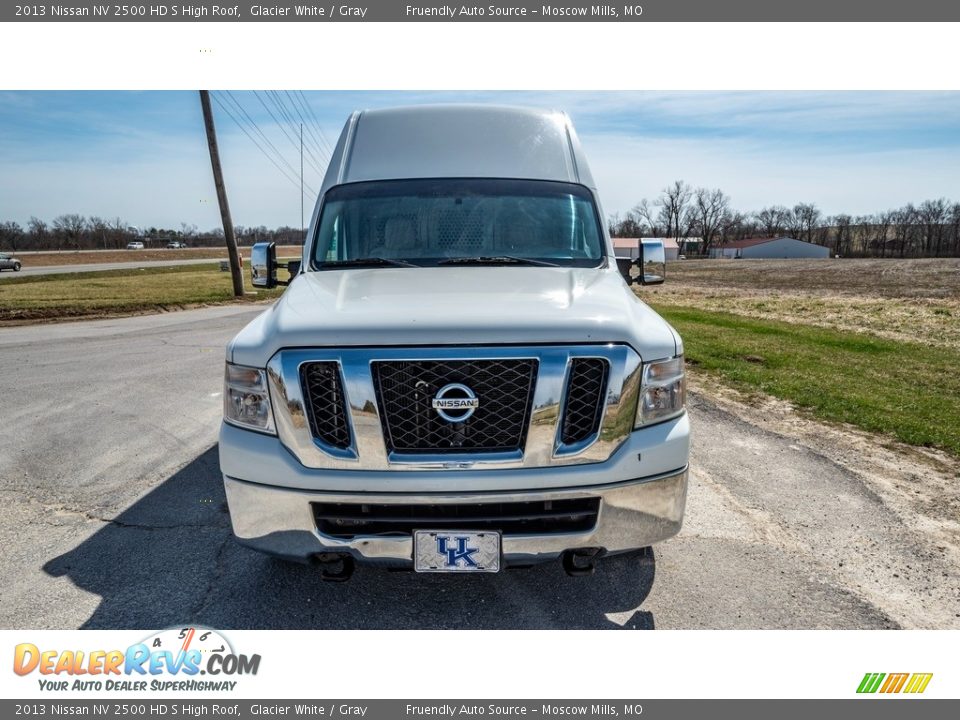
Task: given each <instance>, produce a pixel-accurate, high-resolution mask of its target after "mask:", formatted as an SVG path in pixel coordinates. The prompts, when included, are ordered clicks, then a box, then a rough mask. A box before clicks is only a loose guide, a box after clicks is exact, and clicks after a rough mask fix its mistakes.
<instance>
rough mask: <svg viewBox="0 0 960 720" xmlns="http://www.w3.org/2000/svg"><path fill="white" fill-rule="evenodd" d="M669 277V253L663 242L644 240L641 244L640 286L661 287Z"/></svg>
mask: <svg viewBox="0 0 960 720" xmlns="http://www.w3.org/2000/svg"><path fill="white" fill-rule="evenodd" d="M666 277H667V253H666V251H665V250H664V248H663V240H644V241H643V242H642V243H641V244H640V278H639V279H640V284H641V285H659V284H661V283H662V282H663V281H664V280H665V279H666Z"/></svg>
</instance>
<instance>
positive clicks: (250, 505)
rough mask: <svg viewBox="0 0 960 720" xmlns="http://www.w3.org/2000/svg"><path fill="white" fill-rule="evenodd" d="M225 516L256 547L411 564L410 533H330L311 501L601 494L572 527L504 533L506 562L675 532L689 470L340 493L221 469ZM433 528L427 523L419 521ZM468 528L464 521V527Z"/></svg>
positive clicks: (624, 544)
mask: <svg viewBox="0 0 960 720" xmlns="http://www.w3.org/2000/svg"><path fill="white" fill-rule="evenodd" d="M224 486H225V488H226V494H227V502H228V503H229V506H230V518H231V521H232V523H233V531H234V534H235V535H236V537H237V539H238V540H239V541H240V542H242V543H244V544H246V545H249V546H251V547H253V548H255V549H257V550H261V551H263V552H267V553H270V554H273V555H279V556H282V557H286V558H289V559H293V560H300V561H309V560H310V558H311V557H313V556H315V555H318V554H322V553H338V554H348V555H350V556H352V557H353V558H354V559H356V560H361V561H366V562H373V563H379V564H383V565H392V566H398V567H410V566H412V564H413V560H412V557H413V541H412V539H411V537H410V536H358V537H353V538H335V537H330V536H328V535H324V534H322V533H321V532H319V531H318V530H317V526H316V522H315V519H314V513H313V509H312V504H313V503H318V502H334V503H349V502H357V503H363V502H366V503H397V504H446V503H485V502H490V503H500V502H523V501H543V500H560V499H570V498H596V497H599V498H600V509H599V513H598V515H597V521H596V524H595V525H594V526H593V527H592V528H590V529H589V530H586V531H583V532H575V533H556V534H543V535H508V534H505V535H503V538H502V550H503V562H504V564H505V565H526V564H531V563H534V562H540V561H545V560H551V559H555V558H557V557H559V556H560V555H561V554H562V553H563V552H564V551H566V550H575V549H578V548H588V547H589V548H603V549H605V550H606V551H607V552H608V553H615V552H622V551H626V550H632V549H637V548H642V547H646V546H648V545H651V544H653V543H656V542H659V541H661V540H665V539H667V538H669V537H672V536H673V535H676V534H677V532H679V530H680V526H681V524H682V522H683V510H684V505H685V504H686V496H687V470H686V468H683V469H681V470H677V471H674V472H670V473H665V474H661V475H656V476H652V477H645V478H640V479H636V480H628V481H623V482H617V483H611V484H606V485H587V486H581V487H572V488H546V489H545V488H539V489H533V490H509V491H495V492H459V493H433V492H427V493H419V494H418V493H362V494H360V493H344V492H328V491H312V490H303V489H291V488H284V487H277V486H274V485H265V484H260V483H253V482H245V481H243V480H237V479H235V478H232V477H229V476H227V475H224ZM424 529H430V528H424ZM465 529H469V528H465Z"/></svg>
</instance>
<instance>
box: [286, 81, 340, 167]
mask: <svg viewBox="0 0 960 720" xmlns="http://www.w3.org/2000/svg"><path fill="white" fill-rule="evenodd" d="M284 93H286V95H287V97H288V98H290V105H291V106H292V107H293V109H294V110H295V111H296V113H297V116H298V117H299V118H300V122H301V124H304V123H305V124H306V127H307V133H308V134H309V135H310V137H311V139H312V140H313V142H314V146H315V147H316V148H317V149H318V150H319V151H320V152H322V153H324V154H326V155H327V157H329V153H327V151H326V150H324V149H323V148H322V146H321V142H320V139H319V138H318V137H317V135H316V133H315V132H314V130H313V127H312V126H311V125H310V121H309V120H307V119H306V117H304V113H302V112H300V106H299V104H298V101H297V96H296V95H293V94H291V93H290V91H289V90H284ZM304 112H307V111H306V109H304ZM307 115H308V116H309V112H307ZM328 164H329V161H328Z"/></svg>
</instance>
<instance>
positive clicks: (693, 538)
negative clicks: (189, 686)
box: [0, 307, 960, 629]
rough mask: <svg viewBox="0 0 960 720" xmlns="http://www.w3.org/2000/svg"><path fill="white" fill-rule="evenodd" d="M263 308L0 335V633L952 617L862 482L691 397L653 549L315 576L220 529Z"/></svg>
mask: <svg viewBox="0 0 960 720" xmlns="http://www.w3.org/2000/svg"><path fill="white" fill-rule="evenodd" d="M254 314H255V311H251V310H250V308H249V307H217V308H210V309H203V310H198V311H188V312H181V313H172V314H165V315H160V316H143V317H135V318H125V319H116V320H104V321H92V322H86V323H71V324H63V325H42V326H33V327H23V328H7V329H2V330H0V367H2V369H3V370H2V374H0V403H2V418H3V425H2V427H3V430H2V444H0V499H2V501H3V505H4V512H3V513H2V514H0V547H3V552H2V553H0V577H2V578H3V591H2V595H3V602H2V603H0V627H4V628H25V627H28V628H145V627H146V628H149V627H155V628H161V627H168V626H172V625H177V624H181V623H200V624H204V625H208V626H213V627H217V628H223V629H233V628H625V629H634V628H638V629H639V628H887V627H900V626H917V625H922V624H923V622H922V619H923V618H925V617H929V618H930V619H931V622H930V623H929V624H931V625H932V626H938V627H943V626H947V624H948V623H949V621H948V620H946V619H944V618H949V617H952V616H953V615H952V614H953V611H954V606H953V605H951V604H949V603H948V602H947V601H946V600H945V599H944V597H943V596H942V594H938V593H937V592H933V593H932V594H929V597H928V598H927V600H926V602H927V603H928V605H926V606H924V605H922V604H921V605H920V606H918V605H916V604H915V600H916V598H914V599H913V600H911V601H910V602H913V603H914V604H910V603H909V602H907V601H901V600H898V598H900V597H901V596H903V595H909V596H911V597H912V598H913V597H914V596H916V595H918V594H920V595H922V593H920V591H919V590H916V589H915V586H914V585H911V584H910V582H912V581H908V580H907V579H905V578H903V577H896V576H895V573H894V572H893V571H894V570H896V569H897V568H898V567H899V564H898V563H901V564H902V563H907V564H908V565H909V564H911V563H912V567H913V568H914V574H915V575H920V574H922V572H924V571H927V572H929V573H931V574H932V573H937V572H943V573H944V574H946V571H942V568H940V567H939V566H937V565H936V561H935V559H930V558H928V557H927V556H926V555H925V554H924V551H923V549H922V548H921V547H920V545H918V544H917V542H916V540H915V538H916V533H915V532H914V529H912V528H907V527H904V525H903V524H902V522H901V521H900V520H899V519H898V517H897V516H896V515H895V514H894V513H892V512H890V511H888V510H887V508H886V507H885V506H884V505H883V503H882V502H881V501H880V500H879V499H878V497H877V496H876V495H875V494H874V493H872V492H871V490H870V489H869V488H868V487H866V486H865V485H864V484H863V483H862V481H861V480H860V479H858V478H857V477H856V476H855V475H853V474H851V473H850V472H848V471H846V470H843V469H842V468H840V467H838V466H836V465H834V464H833V463H831V462H830V461H828V460H826V459H825V458H824V457H822V456H820V455H818V454H817V453H816V452H814V451H812V450H810V449H807V448H804V447H802V446H800V445H797V444H795V442H794V441H792V440H790V439H787V438H784V437H781V436H778V435H773V434H770V433H766V432H764V431H761V430H759V429H757V428H756V427H754V426H752V425H750V424H748V423H745V422H743V421H741V420H738V419H736V418H735V417H733V416H731V415H729V414H728V413H726V412H724V411H722V410H720V409H718V407H716V406H715V405H713V404H711V403H709V402H707V401H706V400H705V399H703V398H702V397H694V398H693V400H692V404H691V418H692V422H693V428H694V433H695V436H694V438H695V440H694V443H695V444H694V452H693V458H692V463H693V467H694V468H695V472H694V474H693V477H692V480H691V488H690V497H689V503H688V515H687V520H686V524H685V526H684V530H683V531H682V532H681V534H680V535H679V536H678V537H677V538H674V539H673V540H670V541H668V542H666V543H663V544H661V545H659V546H657V547H655V548H654V549H653V551H652V552H650V553H645V554H633V555H627V556H622V557H617V558H609V559H607V560H606V561H604V563H603V564H602V566H601V567H600V569H599V570H598V571H597V573H596V574H595V575H593V576H592V577H580V578H570V577H567V576H566V575H564V574H563V572H562V570H561V569H560V567H559V566H558V565H555V564H550V565H546V566H541V567H538V568H533V569H528V570H511V571H507V572H504V573H501V574H499V575H495V576H489V575H486V576H482V577H480V576H468V577H463V576H458V577H450V576H436V575H415V574H413V573H398V572H388V571H385V570H381V569H371V568H360V569H358V571H357V573H356V574H355V575H354V577H353V579H352V580H351V581H350V582H349V583H346V584H330V583H324V582H322V581H321V580H320V579H319V577H318V575H317V573H316V572H315V571H313V570H311V568H309V567H306V566H300V565H295V564H288V563H285V562H282V561H278V560H274V559H271V558H269V557H266V556H263V555H260V554H258V553H255V552H253V551H251V550H248V549H246V548H244V547H242V546H240V545H238V544H236V543H235V542H234V541H233V540H232V537H231V534H230V530H229V519H228V516H227V514H226V508H225V501H224V495H223V489H222V484H221V480H220V476H219V473H218V467H217V451H216V436H217V428H218V422H219V417H220V412H221V396H220V392H221V379H222V372H223V364H222V363H223V347H224V344H225V343H226V342H227V340H228V339H229V338H230V337H231V336H232V335H233V334H234V333H235V332H236V331H237V330H238V329H239V328H240V327H241V326H242V325H243V324H244V323H245V322H247V321H248V320H249V319H250V318H252V317H253V315H254ZM872 547H882V548H883V556H884V558H885V562H883V563H875V562H874V561H872V560H870V558H869V555H870V552H871V548H872ZM857 558H863V560H862V561H861V560H858V559H857ZM858 563H859V564H858ZM891 563H892V564H891ZM873 565H877V569H876V572H874V573H872V574H871V572H870V567H872V566H873ZM884 566H885V567H884ZM891 568H892V569H891ZM955 580H956V578H955V577H947V578H946V579H943V580H942V581H941V583H943V584H953V586H957V585H960V583H956V582H955ZM934 584H935V585H936V583H934ZM934 590H936V588H934ZM922 600H923V598H921V601H922ZM917 618H921V621H920V622H918V621H917Z"/></svg>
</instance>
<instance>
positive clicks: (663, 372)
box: [634, 355, 687, 428]
mask: <svg viewBox="0 0 960 720" xmlns="http://www.w3.org/2000/svg"><path fill="white" fill-rule="evenodd" d="M686 401H687V383H686V380H685V379H684V375H683V355H678V356H677V357H675V358H670V359H669V360H658V361H657V362H652V363H647V364H645V365H644V366H643V379H642V384H641V385H640V401H639V402H638V404H637V421H636V423H635V424H634V427H637V428H639V427H642V426H644V425H651V424H653V423H657V422H662V421H664V420H669V419H670V418H673V417H676V416H677V415H681V414H682V413H683V409H684V405H685V404H686Z"/></svg>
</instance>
